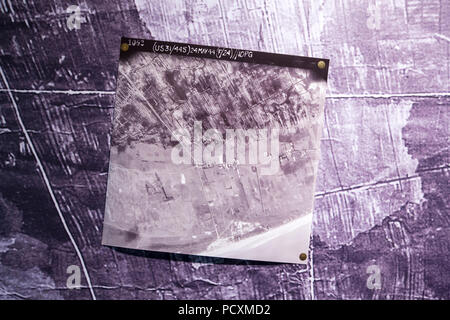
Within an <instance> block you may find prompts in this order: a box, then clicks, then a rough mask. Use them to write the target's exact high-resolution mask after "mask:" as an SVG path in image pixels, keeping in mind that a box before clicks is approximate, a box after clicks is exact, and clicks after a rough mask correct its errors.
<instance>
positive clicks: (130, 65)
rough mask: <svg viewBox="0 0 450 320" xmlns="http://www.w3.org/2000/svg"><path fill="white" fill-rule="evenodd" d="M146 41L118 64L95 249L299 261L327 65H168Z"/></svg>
mask: <svg viewBox="0 0 450 320" xmlns="http://www.w3.org/2000/svg"><path fill="white" fill-rule="evenodd" d="M142 41H144V40H142ZM134 43H135V42H134ZM152 43H154V45H153V47H152V48H151V50H136V48H135V47H133V51H132V52H130V53H129V54H124V53H123V52H122V53H123V54H121V58H120V62H119V71H118V80H117V81H118V83H117V93H116V97H115V108H114V120H113V129H112V137H111V154H110V167H109V174H108V185H107V196H106V208H105V221H104V230H103V240H102V243H103V244H104V245H108V246H117V247H127V248H134V249H143V250H151V251H163V252H172V253H183V254H195V255H202V256H214V257H223V258H233V259H245V260H257V261H270V262H286V263H307V260H308V259H307V254H306V253H307V252H308V247H309V241H310V234H311V222H312V211H313V201H314V184H315V180H316V173H317V165H318V161H319V156H320V136H321V134H322V127H323V107H324V102H325V91H326V79H323V77H320V76H318V75H317V70H320V69H321V68H322V69H323V68H324V65H325V62H324V61H320V62H319V63H318V66H317V65H316V64H313V67H312V68H300V67H286V66H283V65H282V64H280V63H279V64H278V65H274V64H271V65H269V64H264V63H258V61H257V62H256V63H253V62H240V61H237V60H238V59H236V61H235V60H234V59H233V56H238V53H235V54H233V53H231V56H230V59H217V58H209V57H207V58H203V57H201V55H200V54H197V55H196V56H188V55H174V54H170V51H169V53H160V52H154V51H155V48H158V47H159V46H158V45H157V44H158V43H157V42H153V41H152ZM130 44H131V42H130ZM137 44H138V45H139V42H138V43H137ZM155 44H156V46H155ZM172 46H175V45H172ZM160 47H161V48H162V46H160ZM181 48H183V47H181ZM189 48H190V50H191V51H192V47H191V46H189V47H188V49H187V50H189ZM194 48H195V47H194ZM130 49H131V48H130V47H129V45H128V44H127V43H123V44H122V46H121V50H122V51H128V50H130ZM169 49H170V50H171V51H172V50H174V49H175V50H177V49H178V50H179V51H180V52H182V51H181V49H180V48H178V47H176V46H175V47H169ZM205 50H206V49H204V51H200V52H203V53H205V52H206V51H205ZM208 50H215V51H213V53H217V52H216V51H217V50H222V51H220V52H226V49H219V48H213V49H211V48H210V49H208ZM130 51H131V50H130ZM166 51H167V50H166ZM196 51H197V50H196ZM243 54H245V53H242V55H243ZM252 54H253V53H252V52H247V58H248V57H252ZM273 56H274V58H278V61H280V60H283V59H282V58H283V57H282V55H275V54H274V55H273ZM321 64H323V65H321Z"/></svg>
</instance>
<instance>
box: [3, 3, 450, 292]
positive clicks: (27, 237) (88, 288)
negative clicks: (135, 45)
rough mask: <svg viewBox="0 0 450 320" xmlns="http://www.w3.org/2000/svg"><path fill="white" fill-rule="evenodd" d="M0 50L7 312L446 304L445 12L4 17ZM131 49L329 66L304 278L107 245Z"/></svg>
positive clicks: (343, 9)
mask: <svg viewBox="0 0 450 320" xmlns="http://www.w3.org/2000/svg"><path fill="white" fill-rule="evenodd" d="M70 5H77V6H79V7H80V9H81V11H80V12H81V18H82V23H81V25H80V28H79V29H73V30H70V29H69V28H68V26H67V19H68V18H69V17H70V14H68V13H66V9H67V8H68V7H69V6H70ZM0 35H1V40H0V75H1V81H0V147H1V148H0V299H31V298H55V299H92V298H93V297H96V298H98V299H107V298H122V299H125V298H144V299H179V298H195V299H206V298H222V299H228V298H230V299H235V298H241V299H450V216H449V201H448V198H449V185H448V181H449V172H450V171H449V163H450V161H449V137H450V132H449V120H450V119H449V117H450V115H449V107H450V93H449V83H450V81H449V68H450V67H449V41H450V1H439V0H428V1H413V0H390V1H387V0H386V1H385V0H383V1H382V0H376V1H375V0H370V1H360V0H326V1H324V0H320V1H317V0H314V1H312V0H311V1H301V0H299V1H292V0H283V1H256V0H255V1H225V0H217V1H205V2H204V1H164V0H158V1H157V0H152V1H150V0H136V1H135V2H134V3H133V2H131V1H126V0H113V1H105V2H104V3H102V2H100V1H79V0H78V1H76V0H58V1H47V0H34V1H30V0H27V1H12V0H11V1H9V0H8V1H1V2H0ZM121 35H128V36H135V37H143V38H156V39H160V40H170V41H182V42H192V43H198V44H210V45H220V46H229V47H236V48H244V49H255V50H262V51H270V52H278V53H288V54H298V55H309V56H315V57H325V58H330V59H331V67H330V75H329V86H328V97H327V102H326V117H325V118H326V121H325V128H324V132H323V139H322V158H321V162H320V170H319V179H318V186H317V190H316V208H315V213H314V215H315V216H314V226H313V241H312V244H311V248H310V255H311V256H312V259H311V261H310V264H309V265H308V266H307V267H302V266H300V265H292V264H258V263H245V262H243V261H232V260H220V259H206V258H203V259H200V258H196V257H192V256H178V255H169V254H156V253H146V252H141V251H130V250H118V249H113V248H108V247H102V246H101V245H100V239H101V229H102V221H103V210H104V200H105V191H106V190H105V187H106V179H107V176H106V173H107V168H108V150H109V138H110V131H109V130H110V124H111V118H112V107H113V100H114V89H115V80H116V72H117V60H118V53H119V52H118V44H119V39H120V36H121ZM71 265H75V266H79V267H80V269H81V276H82V288H81V289H78V290H76V289H68V288H67V286H66V284H67V278H68V276H69V275H70V274H68V273H67V268H68V267H69V266H71ZM70 270H71V269H69V271H70ZM378 271H379V275H380V280H381V283H380V286H378V285H377V282H376V281H372V280H373V279H375V278H374V277H376V275H377V272H378Z"/></svg>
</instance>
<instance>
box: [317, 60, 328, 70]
mask: <svg viewBox="0 0 450 320" xmlns="http://www.w3.org/2000/svg"><path fill="white" fill-rule="evenodd" d="M317 66H318V67H319V69H325V67H326V64H325V61H322V60H320V61H319V62H317Z"/></svg>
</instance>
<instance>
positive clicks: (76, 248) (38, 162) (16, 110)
mask: <svg viewBox="0 0 450 320" xmlns="http://www.w3.org/2000/svg"><path fill="white" fill-rule="evenodd" d="M0 73H1V75H2V79H3V82H4V84H5V86H6V90H7V92H8V95H9V98H10V99H11V102H12V105H13V109H14V113H15V115H16V118H17V121H18V123H19V126H20V128H21V129H22V131H23V134H24V135H25V139H26V141H27V144H28V146H29V147H30V150H31V152H32V153H33V156H34V158H35V159H36V163H37V166H38V168H39V171H40V172H41V176H42V179H43V180H44V183H45V185H46V187H47V190H48V192H49V194H50V196H51V198H52V200H53V203H54V205H55V208H56V211H57V212H58V215H59V218H60V219H61V222H62V224H63V226H64V229H65V230H66V232H67V235H68V236H69V238H70V241H71V242H72V245H73V247H74V249H75V251H76V253H77V256H78V258H79V260H80V263H81V266H82V267H83V272H84V275H85V277H86V281H87V283H88V286H89V290H90V292H91V296H92V299H93V300H96V297H95V293H94V290H93V289H92V284H91V279H90V277H89V273H88V271H87V268H86V265H85V263H84V260H83V256H82V255H81V252H80V250H79V249H78V246H77V244H76V242H75V239H74V237H73V236H72V234H71V232H70V230H69V227H68V226H67V223H66V220H65V219H64V216H63V214H62V211H61V209H60V207H59V204H58V201H57V200H56V197H55V194H54V192H53V189H52V187H51V185H50V181H49V180H48V177H47V174H46V173H45V170H44V166H43V165H42V162H41V160H40V158H39V156H38V154H37V152H36V149H35V148H34V144H33V141H32V140H31V137H30V135H29V134H28V131H27V129H26V127H25V124H24V123H23V121H22V117H21V115H20V111H19V107H18V106H17V103H16V100H14V96H13V95H12V92H11V90H9V83H8V81H7V80H6V76H5V74H4V73H3V68H2V67H0Z"/></svg>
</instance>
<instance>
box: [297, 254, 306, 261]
mask: <svg viewBox="0 0 450 320" xmlns="http://www.w3.org/2000/svg"><path fill="white" fill-rule="evenodd" d="M298 257H299V258H300V260H302V261H305V260H306V258H307V255H306V253H300V255H299V256H298Z"/></svg>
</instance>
